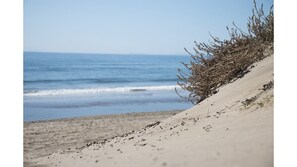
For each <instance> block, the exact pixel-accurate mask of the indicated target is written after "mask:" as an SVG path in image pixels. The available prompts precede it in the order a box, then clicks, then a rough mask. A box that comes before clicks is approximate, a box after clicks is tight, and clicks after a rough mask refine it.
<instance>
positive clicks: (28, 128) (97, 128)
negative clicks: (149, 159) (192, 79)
mask: <svg viewBox="0 0 297 167" xmlns="http://www.w3.org/2000/svg"><path fill="white" fill-rule="evenodd" d="M179 112H180V111H163V112H143V113H129V114H118V115H102V116H94V117H81V118H73V119H60V120H51V121H38V122H30V123H24V166H34V164H33V163H32V161H34V160H35V159H36V158H40V157H45V156H48V155H49V154H50V153H53V152H55V151H59V150H66V149H68V148H79V147H82V146H84V145H86V144H88V143H90V142H94V141H96V142H101V141H104V140H105V139H108V138H111V137H113V136H118V135H122V134H124V133H128V132H131V131H133V130H140V129H141V128H143V127H144V126H146V125H147V124H150V123H154V122H156V121H161V120H163V119H166V118H168V117H170V116H172V115H174V114H176V113H179Z"/></svg>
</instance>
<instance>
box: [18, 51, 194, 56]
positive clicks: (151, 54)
mask: <svg viewBox="0 0 297 167" xmlns="http://www.w3.org/2000/svg"><path fill="white" fill-rule="evenodd" d="M23 53H65V54H94V55H103V54H105V55H143V56H188V55H187V54H186V53H185V54H170V53H168V54H164V53H95V52H59V51H23Z"/></svg>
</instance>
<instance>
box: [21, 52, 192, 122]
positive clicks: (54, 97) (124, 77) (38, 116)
mask: <svg viewBox="0 0 297 167" xmlns="http://www.w3.org/2000/svg"><path fill="white" fill-rule="evenodd" d="M189 61H190V56H175V55H166V56H164V55H160V56H158V55H128V54H126V55H117V54H78V53H41V52H24V121H26V122H30V121H39V120H51V119H60V118H73V117H81V116H94V115H105V114H121V113H130V112H153V111H168V110H184V109H187V108H189V107H191V106H192V103H191V102H189V101H186V100H184V99H181V98H180V97H179V96H178V95H177V94H176V93H175V88H177V89H178V90H180V92H181V93H182V94H184V95H187V92H183V91H181V89H180V88H179V87H178V86H177V81H178V78H177V76H176V75H177V74H178V72H177V68H183V65H182V64H181V63H180V62H189Z"/></svg>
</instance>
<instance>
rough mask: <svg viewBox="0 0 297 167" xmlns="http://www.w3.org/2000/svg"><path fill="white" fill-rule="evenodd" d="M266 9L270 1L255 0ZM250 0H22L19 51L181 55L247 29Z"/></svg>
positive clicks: (251, 5)
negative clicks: (212, 39)
mask: <svg viewBox="0 0 297 167" xmlns="http://www.w3.org/2000/svg"><path fill="white" fill-rule="evenodd" d="M257 2H258V4H260V3H263V4H264V7H265V10H266V11H268V9H269V8H270V6H271V5H272V4H273V0H258V1H257ZM252 8H253V1H252V0H224V1H222V0H186V1H185V0H24V51H34V52H70V53H116V54H167V55H171V54H173V55H177V54H178V55H185V54H186V52H185V51H184V48H187V49H188V50H191V48H193V47H194V41H197V42H207V41H209V40H210V36H209V33H211V34H212V35H214V36H217V37H220V38H221V39H227V38H228V32H227V30H226V26H231V25H232V22H233V21H234V22H235V23H236V24H237V25H238V26H239V27H241V28H242V29H244V30H246V23H247V20H248V17H249V16H251V13H252Z"/></svg>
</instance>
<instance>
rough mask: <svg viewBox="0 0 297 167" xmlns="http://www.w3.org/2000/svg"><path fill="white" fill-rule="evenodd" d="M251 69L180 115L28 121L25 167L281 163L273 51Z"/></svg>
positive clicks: (257, 165) (191, 166) (261, 166)
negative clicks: (276, 131)
mask: <svg viewBox="0 0 297 167" xmlns="http://www.w3.org/2000/svg"><path fill="white" fill-rule="evenodd" d="M249 70H250V72H249V73H247V74H246V75H245V76H244V77H242V78H239V79H237V80H235V81H234V82H231V83H230V84H227V85H224V86H222V87H221V88H220V89H219V91H218V93H216V94H215V95H213V96H211V97H209V98H207V99H205V100H204V101H202V102H201V103H199V104H198V105H195V106H194V107H191V108H189V109H187V110H184V111H182V112H179V113H177V114H176V112H168V113H167V114H164V115H163V116H160V115H159V114H160V113H146V114H156V115H154V116H152V117H150V119H147V118H148V117H149V116H141V117H142V118H141V119H136V117H138V116H132V118H131V115H130V116H129V114H126V115H125V116H124V115H114V116H102V117H97V118H96V117H92V118H87V119H84V118H83V119H77V120H75V119H68V120H63V121H60V122H59V120H57V121H45V122H37V123H28V124H26V123H25V128H24V137H25V145H24V146H25V166H64V167H65V166H71V167H73V166H135V167H136V166H142V167H145V166H189V167H195V166H211V167H216V166H234V167H235V166H241V167H245V166H246V167H250V166H253V167H265V166H267V167H268V166H273V159H274V157H273V155H274V153H273V148H274V147H273V115H274V114H273V113H274V111H273V106H274V105H273V104H274V100H273V99H274V89H273V75H274V74H273V55H272V56H269V57H267V58H265V59H263V60H262V61H260V62H257V63H255V64H254V65H253V66H251V67H250V69H249ZM139 114H140V113H139ZM132 115H133V114H132ZM103 117H104V118H103ZM125 117H126V120H125V121H120V120H122V119H125ZM133 117H134V118H135V119H133ZM99 118H100V119H99ZM117 118H118V119H117ZM138 118H139V117H138ZM156 118H157V119H156ZM88 119H90V120H92V121H86V120H88ZM132 120H135V122H134V121H132ZM101 121H102V122H105V123H102V122H101ZM85 122H89V123H90V122H93V124H94V122H101V123H100V124H98V126H99V127H101V126H103V127H102V129H100V128H99V129H97V128H95V127H93V126H92V125H93V124H92V123H90V124H88V123H85ZM128 122H129V123H128ZM57 125H58V126H57ZM134 125H135V127H134ZM75 127H77V128H78V129H80V131H77V130H75ZM92 127H93V128H92ZM39 128H40V129H39ZM94 128H95V129H94ZM38 129H39V130H41V131H38ZM51 129H55V130H57V131H60V132H59V135H55V133H53V134H52V133H51V132H52V131H51ZM58 129H60V130H58ZM115 129H116V131H114V130H115ZM97 130H98V131H97ZM76 132H77V134H74V135H70V134H73V133H76ZM56 134H58V133H56ZM57 136H59V137H57ZM91 136H92V137H91ZM73 137H74V138H75V139H73ZM42 138H43V139H45V141H44V142H43V145H40V146H36V147H35V148H32V147H30V144H32V143H31V142H32V141H35V144H37V143H41V142H39V140H41V139H42ZM58 138H59V139H58ZM50 139H52V141H50ZM48 141H50V143H47V142H48ZM83 143H87V144H83ZM80 144H83V146H81V145H80ZM50 147H52V148H53V149H50V150H48V151H45V150H46V149H45V148H50ZM55 147H56V148H55ZM32 150H35V151H36V152H35V151H32ZM51 151H52V152H51ZM33 152H35V155H34V154H33ZM49 152H51V153H49ZM26 153H27V154H26ZM48 153H49V154H48ZM47 154H48V155H47ZM37 155H38V156H37ZM34 156H35V157H34Z"/></svg>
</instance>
